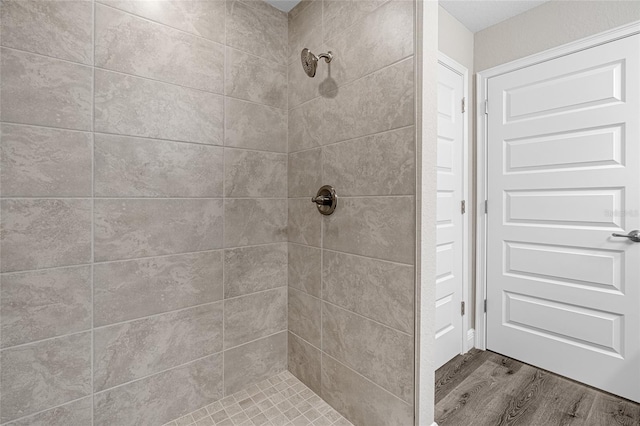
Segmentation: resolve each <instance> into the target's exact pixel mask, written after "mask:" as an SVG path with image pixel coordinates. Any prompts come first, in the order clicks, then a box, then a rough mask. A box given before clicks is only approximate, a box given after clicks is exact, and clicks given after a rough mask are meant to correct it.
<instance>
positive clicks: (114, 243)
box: [94, 199, 223, 261]
mask: <svg viewBox="0 0 640 426" xmlns="http://www.w3.org/2000/svg"><path fill="white" fill-rule="evenodd" d="M94 215H95V230H94V239H95V241H94V250H95V259H96V261H104V260H119V259H132V258H136V257H147V256H157V255H162V254H175V253H185V252H193V251H205V250H213V249H218V248H221V247H222V228H223V226H222V222H223V219H222V200H217V199H215V200H211V199H184V200H179V199H165V200H158V199H149V200H139V199H121V200H100V199H98V200H96V201H95V213H94Z"/></svg>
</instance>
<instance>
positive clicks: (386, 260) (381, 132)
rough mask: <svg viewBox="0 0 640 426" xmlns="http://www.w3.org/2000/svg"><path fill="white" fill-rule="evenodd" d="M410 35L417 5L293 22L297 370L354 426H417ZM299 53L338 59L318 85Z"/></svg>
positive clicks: (329, 6) (335, 10) (399, 2)
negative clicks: (322, 199)
mask: <svg viewBox="0 0 640 426" xmlns="http://www.w3.org/2000/svg"><path fill="white" fill-rule="evenodd" d="M413 28H414V2H413V1H404V0H392V1H389V2H361V1H353V2H342V1H338V2H334V1H320V0H315V1H310V2H303V3H302V4H300V5H299V6H297V7H296V8H294V10H292V11H291V13H290V14H289V40H290V50H291V57H290V65H289V242H290V244H289V332H290V333H289V369H290V371H291V372H292V373H293V374H295V375H296V376H297V377H299V378H300V379H301V380H302V381H303V382H304V383H306V384H307V385H308V386H309V387H311V388H312V389H314V390H315V391H316V392H319V393H320V395H321V396H322V397H323V398H324V399H325V400H327V402H329V403H330V404H331V405H333V407H334V408H336V409H337V410H338V411H339V412H341V413H342V414H344V415H345V416H346V417H347V418H348V419H349V420H350V421H352V422H353V423H354V424H355V425H358V426H364V425H366V426H376V425H380V426H382V425H387V426H390V425H410V424H412V423H413V399H414V393H413V382H414V314H413V312H414V263H415V259H414V257H415V255H414V250H415V238H416V226H415V177H416V174H415V173H416V169H415V162H416V161H415V160H416V158H415V157H416V151H415V133H416V132H415V126H414V124H415V117H414V116H415V105H414V103H415V83H414V81H415V76H414V66H415V64H414V30H413ZM303 47H308V48H309V49H311V50H312V51H313V52H315V53H320V52H324V51H327V50H331V51H333V53H334V55H335V59H334V60H333V62H332V63H331V64H329V65H327V64H325V63H324V61H320V63H319V65H318V73H317V75H316V77H315V78H313V79H311V78H309V77H307V76H306V75H305V74H304V72H303V70H302V67H301V65H300V60H299V55H300V50H301V49H302V48H303ZM324 184H331V185H333V186H334V187H335V188H336V190H337V193H338V196H339V197H340V198H339V204H338V208H337V210H336V211H335V213H334V214H333V215H332V216H322V215H320V214H319V213H318V212H317V210H316V208H315V206H314V205H313V204H312V203H311V201H310V198H311V196H312V195H315V193H316V191H317V190H318V188H319V187H320V186H321V185H324ZM431 386H433V383H431Z"/></svg>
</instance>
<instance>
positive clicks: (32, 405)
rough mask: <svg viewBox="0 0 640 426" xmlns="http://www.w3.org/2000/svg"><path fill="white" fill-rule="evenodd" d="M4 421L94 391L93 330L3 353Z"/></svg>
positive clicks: (1, 404)
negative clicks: (92, 362) (92, 374)
mask: <svg viewBox="0 0 640 426" xmlns="http://www.w3.org/2000/svg"><path fill="white" fill-rule="evenodd" d="M0 361H1V363H2V370H1V371H0V377H1V379H2V380H0V391H1V392H2V400H1V401H0V408H2V415H1V417H0V419H1V420H0V421H2V422H3V423H4V422H6V421H9V420H12V419H16V418H19V417H23V416H26V415H28V414H31V413H36V412H38V411H42V410H46V409H48V408H51V407H55V406H56V405H60V404H64V403H65V402H67V401H73V400H74V399H78V398H81V397H83V396H85V395H88V394H89V393H90V392H91V333H89V332H87V333H82V334H74V335H71V336H66V337H59V338H56V339H53V340H45V341H42V342H37V343H32V344H29V345H23V346H18V347H16V348H12V349H5V350H3V351H2V352H0Z"/></svg>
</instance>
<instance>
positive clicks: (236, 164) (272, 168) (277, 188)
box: [224, 148, 287, 198]
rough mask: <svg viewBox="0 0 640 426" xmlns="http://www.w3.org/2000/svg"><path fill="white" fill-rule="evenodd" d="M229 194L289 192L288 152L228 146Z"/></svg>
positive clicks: (227, 189) (259, 194) (261, 195)
mask: <svg viewBox="0 0 640 426" xmlns="http://www.w3.org/2000/svg"><path fill="white" fill-rule="evenodd" d="M224 174H225V179H224V186H225V191H224V193H225V196H226V197H264V198H267V197H269V198H271V197H281V198H285V197H286V196H287V154H278V153H273V152H262V151H260V152H259V151H247V150H243V149H235V148H233V149H230V148H225V151H224Z"/></svg>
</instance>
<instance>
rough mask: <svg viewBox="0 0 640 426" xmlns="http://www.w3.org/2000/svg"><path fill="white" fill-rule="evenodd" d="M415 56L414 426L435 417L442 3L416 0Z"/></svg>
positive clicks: (431, 421)
mask: <svg viewBox="0 0 640 426" xmlns="http://www.w3.org/2000/svg"><path fill="white" fill-rule="evenodd" d="M417 11H418V13H417V19H416V28H417V31H418V34H417V37H416V40H417V46H416V47H417V49H416V58H417V60H416V61H417V63H418V67H417V70H418V73H419V75H421V76H422V78H419V79H417V92H418V93H421V96H420V98H419V99H418V102H417V105H418V114H417V123H416V126H417V127H418V129H420V130H419V132H418V135H419V137H418V154H417V156H416V157H417V158H418V173H417V181H418V187H419V188H420V189H419V191H416V196H417V198H418V202H417V205H418V217H419V218H420V220H419V223H418V224H417V227H416V234H417V235H419V236H420V241H419V244H418V250H417V253H418V256H417V257H418V259H419V261H417V262H416V267H417V269H418V271H417V274H416V282H417V283H419V286H418V291H417V299H418V300H417V301H416V315H417V318H416V334H417V335H418V336H419V344H418V345H417V348H416V359H417V363H416V364H417V366H418V372H417V374H416V382H417V389H418V392H417V394H416V399H415V402H416V425H420V426H422V425H431V424H435V423H433V421H434V419H435V406H434V401H435V365H434V364H435V363H434V361H435V345H434V341H435V334H436V318H435V311H436V310H435V306H436V247H437V238H436V236H437V235H436V216H437V205H436V204H437V203H436V202H437V174H436V173H437V172H436V170H437V163H438V162H437V160H438V158H437V146H438V97H437V96H438V95H437V94H438V78H437V76H438V27H439V23H438V4H437V2H432V1H426V2H418V5H417Z"/></svg>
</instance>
